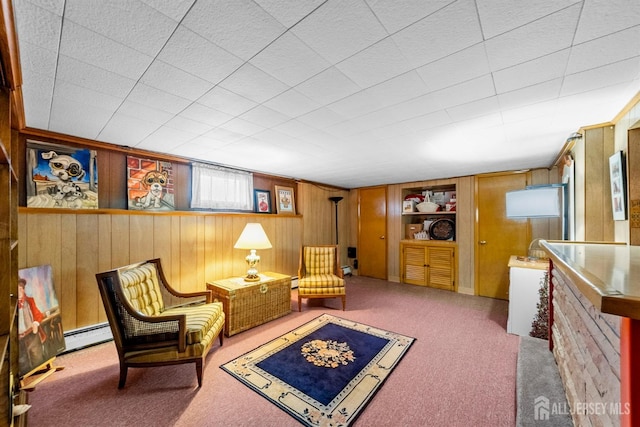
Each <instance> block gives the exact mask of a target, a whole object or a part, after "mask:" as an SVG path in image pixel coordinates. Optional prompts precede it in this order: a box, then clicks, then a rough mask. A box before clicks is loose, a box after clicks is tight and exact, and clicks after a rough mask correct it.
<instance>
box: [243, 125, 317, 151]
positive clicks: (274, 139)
mask: <svg viewBox="0 0 640 427" xmlns="http://www.w3.org/2000/svg"><path fill="white" fill-rule="evenodd" d="M242 143H243V144H251V145H252V146H259V145H263V144H264V143H268V144H272V145H274V146H277V147H281V148H286V149H288V150H292V151H300V148H301V147H300V140H299V139H298V138H295V137H293V136H290V135H287V134H285V133H282V132H279V131H277V130H275V129H263V130H262V131H260V132H258V133H256V134H255V135H253V137H252V138H247V139H245V140H243V141H242ZM307 145H309V144H305V145H304V146H305V150H306V148H307Z"/></svg>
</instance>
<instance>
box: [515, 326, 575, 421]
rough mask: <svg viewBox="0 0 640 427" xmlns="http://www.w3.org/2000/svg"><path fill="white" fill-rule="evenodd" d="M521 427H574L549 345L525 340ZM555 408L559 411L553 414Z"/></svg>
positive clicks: (520, 375)
mask: <svg viewBox="0 0 640 427" xmlns="http://www.w3.org/2000/svg"><path fill="white" fill-rule="evenodd" d="M517 396H518V400H517V402H518V406H517V416H516V426H518V427H536V426H553V427H570V426H573V421H572V419H571V415H570V414H569V412H567V411H566V408H567V407H568V406H567V398H566V396H565V393H564V387H563V386H562V380H561V378H560V373H559V372H558V366H557V365H556V361H555V359H554V358H553V353H551V352H550V351H549V342H548V341H546V340H542V339H539V338H532V337H521V340H520V351H519V352H518V374H517ZM554 407H555V408H556V409H557V410H555V411H554V410H553V409H554Z"/></svg>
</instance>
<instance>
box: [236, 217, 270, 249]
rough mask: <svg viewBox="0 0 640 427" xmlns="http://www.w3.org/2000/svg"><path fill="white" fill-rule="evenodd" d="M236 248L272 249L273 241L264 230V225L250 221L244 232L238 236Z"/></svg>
mask: <svg viewBox="0 0 640 427" xmlns="http://www.w3.org/2000/svg"><path fill="white" fill-rule="evenodd" d="M234 248H236V249H271V248H272V246H271V242H270V241H269V238H268V237H267V233H265V232H264V229H263V228H262V225H260V224H259V223H257V222H250V223H248V224H247V225H245V227H244V230H242V234H240V237H239V238H238V241H237V242H236V244H235V246H234Z"/></svg>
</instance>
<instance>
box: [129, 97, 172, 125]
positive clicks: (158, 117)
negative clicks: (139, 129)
mask: <svg viewBox="0 0 640 427" xmlns="http://www.w3.org/2000/svg"><path fill="white" fill-rule="evenodd" d="M118 113H120V114H124V115H127V116H129V117H133V118H136V119H139V120H142V121H145V122H151V123H155V124H157V125H162V124H164V123H166V122H167V121H168V120H171V118H173V116H174V115H173V114H171V113H167V112H166V111H162V110H158V109H157V108H152V107H149V106H147V105H142V104H138V103H136V102H132V101H129V100H125V101H124V102H123V103H122V105H121V106H120V108H119V109H118Z"/></svg>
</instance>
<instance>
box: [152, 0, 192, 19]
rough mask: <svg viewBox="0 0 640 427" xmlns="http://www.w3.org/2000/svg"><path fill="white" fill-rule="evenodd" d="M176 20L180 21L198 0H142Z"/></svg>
mask: <svg viewBox="0 0 640 427" xmlns="http://www.w3.org/2000/svg"><path fill="white" fill-rule="evenodd" d="M141 1H142V2H143V3H145V4H147V5H148V6H151V7H152V8H154V9H156V10H158V11H159V12H161V13H163V14H165V15H166V16H168V17H169V18H171V19H173V20H174V21H176V22H180V21H181V20H182V18H183V17H184V15H185V14H186V13H187V11H188V10H189V8H190V7H191V5H193V4H194V3H195V2H196V0H172V1H166V0H141Z"/></svg>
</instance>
